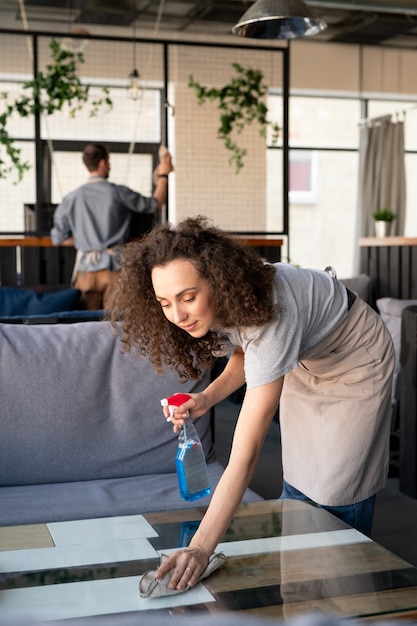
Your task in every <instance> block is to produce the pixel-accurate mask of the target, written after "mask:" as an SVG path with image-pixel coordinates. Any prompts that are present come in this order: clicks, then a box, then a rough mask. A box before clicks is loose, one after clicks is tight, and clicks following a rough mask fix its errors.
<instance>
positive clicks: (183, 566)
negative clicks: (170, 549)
mask: <svg viewBox="0 0 417 626" xmlns="http://www.w3.org/2000/svg"><path fill="white" fill-rule="evenodd" d="M208 560H209V557H208V555H207V554H206V552H204V550H202V549H200V548H185V549H184V550H178V551H177V552H174V553H173V554H171V555H170V556H169V557H167V558H166V559H165V560H164V562H163V563H162V564H161V565H160V566H159V567H158V569H157V570H156V572H155V578H163V577H164V576H165V575H166V574H167V573H168V572H170V571H172V574H171V578H170V581H169V583H168V588H169V589H178V590H182V589H185V588H186V587H193V586H194V585H195V584H197V583H198V580H199V578H200V576H201V574H202V573H203V572H204V570H205V569H206V567H207V565H208Z"/></svg>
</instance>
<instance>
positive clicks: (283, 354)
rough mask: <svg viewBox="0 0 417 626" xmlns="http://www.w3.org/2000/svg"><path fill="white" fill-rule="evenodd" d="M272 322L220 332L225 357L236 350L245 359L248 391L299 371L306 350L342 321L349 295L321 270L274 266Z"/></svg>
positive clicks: (337, 282)
mask: <svg viewBox="0 0 417 626" xmlns="http://www.w3.org/2000/svg"><path fill="white" fill-rule="evenodd" d="M275 267H276V280H275V286H274V302H275V303H277V304H278V305H279V307H280V309H281V310H280V311H279V312H278V313H277V314H276V317H275V319H274V320H273V321H272V322H270V323H269V324H265V325H263V326H260V327H250V328H243V329H240V330H239V329H236V328H226V329H221V331H219V334H220V335H221V336H222V337H223V336H224V337H225V342H224V350H223V351H222V353H223V354H226V353H228V352H229V353H230V352H231V350H232V349H233V346H234V347H240V348H242V350H243V352H244V354H245V376H246V384H247V387H248V389H250V388H253V387H258V386H260V385H265V384H267V383H270V382H272V381H274V380H276V379H278V378H281V376H284V375H285V374H287V373H288V372H290V371H291V370H292V369H294V368H295V367H297V366H298V363H299V361H300V358H301V357H302V355H303V353H304V352H305V351H306V350H309V349H310V348H312V347H313V346H315V345H317V344H318V343H320V342H321V341H322V340H323V339H324V338H325V337H327V336H328V335H330V333H332V332H333V331H334V330H335V329H336V328H337V327H338V326H339V325H340V324H341V322H342V321H343V320H344V319H345V318H346V316H347V313H348V310H347V292H346V288H345V286H344V285H343V283H341V282H340V281H338V280H336V279H334V278H333V277H332V276H330V274H328V273H327V272H324V271H320V270H312V269H304V268H303V269H300V268H297V267H294V266H293V265H289V264H285V263H276V264H275Z"/></svg>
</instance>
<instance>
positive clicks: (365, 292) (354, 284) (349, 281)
mask: <svg viewBox="0 0 417 626" xmlns="http://www.w3.org/2000/svg"><path fill="white" fill-rule="evenodd" d="M340 280H341V282H342V283H343V284H344V285H345V287H347V288H348V289H350V291H354V292H355V293H357V294H358V296H359V297H360V298H362V300H365V302H368V303H369V304H372V282H373V281H372V278H371V277H370V276H368V274H359V275H358V276H352V277H351V278H341V279H340Z"/></svg>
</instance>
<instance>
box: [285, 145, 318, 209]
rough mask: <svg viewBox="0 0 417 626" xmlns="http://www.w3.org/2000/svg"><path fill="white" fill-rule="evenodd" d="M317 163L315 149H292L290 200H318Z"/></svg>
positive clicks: (290, 156) (290, 159)
mask: <svg viewBox="0 0 417 626" xmlns="http://www.w3.org/2000/svg"><path fill="white" fill-rule="evenodd" d="M316 163H317V162H316V158H315V152H314V151H313V150H290V153H289V181H288V184H289V200H290V202H304V203H305V202H316V196H317V192H316Z"/></svg>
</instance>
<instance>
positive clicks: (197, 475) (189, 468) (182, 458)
mask: <svg viewBox="0 0 417 626" xmlns="http://www.w3.org/2000/svg"><path fill="white" fill-rule="evenodd" d="M187 428H188V427H187ZM183 429H184V427H183V428H182V429H181V430H183ZM181 434H182V433H180V437H179V445H178V450H177V456H176V459H175V465H176V468H177V476H178V486H179V490H180V496H181V498H182V499H183V500H187V502H193V501H194V500H198V499H199V498H204V496H208V495H210V482H209V477H208V473H207V465H206V459H205V457H204V451H203V447H202V445H201V442H200V440H199V439H198V436H197V437H196V439H194V438H190V439H187V436H186V435H185V436H181Z"/></svg>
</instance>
